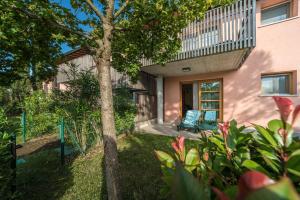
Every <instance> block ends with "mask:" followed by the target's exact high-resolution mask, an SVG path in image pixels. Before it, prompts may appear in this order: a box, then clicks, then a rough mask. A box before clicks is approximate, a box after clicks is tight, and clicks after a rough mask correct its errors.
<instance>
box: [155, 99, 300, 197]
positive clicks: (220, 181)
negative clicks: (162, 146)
mask: <svg viewBox="0 0 300 200" xmlns="http://www.w3.org/2000/svg"><path fill="white" fill-rule="evenodd" d="M275 101H276V103H277V105H278V108H279V110H280V114H281V120H272V121H270V122H269V123H268V126H267V127H263V126H259V125H256V124H254V125H253V126H254V128H255V130H256V131H253V132H246V131H244V130H245V127H244V126H242V127H238V126H237V123H236V121H234V120H232V121H231V122H230V123H229V122H225V123H223V124H219V131H218V132H216V133H213V134H212V135H210V136H208V137H203V138H201V139H200V142H199V150H197V149H190V150H189V151H188V152H187V153H186V150H185V147H184V138H183V137H179V138H177V139H176V141H174V142H173V143H172V147H173V149H174V151H175V154H174V156H172V155H170V154H167V153H165V152H162V151H155V152H156V155H157V158H158V159H159V160H160V162H161V168H162V174H163V180H164V181H165V182H166V188H165V189H164V190H163V193H162V195H168V193H169V194H170V192H171V188H174V184H175V187H176V184H177V186H178V184H179V185H181V186H180V187H185V188H186V189H187V188H188V187H192V188H194V191H191V192H195V191H196V190H198V189H199V188H198V189H197V188H195V186H190V185H186V183H187V182H185V181H186V179H190V178H188V177H193V176H194V177H195V178H197V180H198V181H199V182H200V185H199V183H196V182H197V181H196V182H195V180H192V181H191V185H195V184H198V185H199V187H202V189H199V193H198V194H200V193H201V194H203V195H204V196H201V197H202V198H204V197H205V199H210V189H209V188H210V187H216V188H219V189H221V190H224V191H227V192H229V193H235V191H236V188H237V186H236V185H237V184H238V180H239V177H241V176H242V175H243V174H244V173H245V172H246V171H247V170H253V171H259V172H260V173H263V174H265V175H267V176H268V177H271V178H273V179H275V180H279V179H281V177H289V178H290V180H291V181H292V182H293V183H294V184H295V185H297V186H299V184H300V182H299V181H300V167H299V166H300V165H299V163H300V142H299V141H298V140H296V139H295V138H293V125H294V124H295V122H296V119H297V117H298V116H299V115H300V105H298V106H296V107H295V108H294V106H293V104H292V102H291V101H290V100H288V99H286V98H275ZM292 113H293V114H292ZM291 114H292V120H291V124H289V123H288V122H287V119H288V117H289V115H291ZM218 133H221V134H220V135H219V134H218ZM178 168H182V170H181V172H179V173H181V174H182V175H184V176H185V177H176V176H177V175H178ZM176 171H177V172H176ZM179 179H180V180H181V181H183V183H180V182H179V183H178V182H177V183H175V182H176V181H178V180H179ZM286 179H287V178H286ZM281 182H282V181H281ZM283 182H289V180H288V181H283ZM279 185H281V183H279ZM288 185H290V184H288ZM270 187H271V188H277V186H274V187H273V186H270ZM280 187H281V186H280ZM280 187H278V188H277V189H279V188H280ZM282 187H285V186H282ZM239 188H240V187H239ZM181 189H183V190H184V188H176V189H175V190H174V191H175V193H176V191H179V190H181ZM192 190H193V189H192ZM287 190H290V187H288V188H287ZM292 190H293V189H291V191H292ZM274 192H275V193H276V191H274ZM217 193H219V194H220V191H217ZM259 194H261V193H259ZM178 195H179V194H178ZM186 195H187V196H186V197H188V196H189V195H188V194H186ZM205 195H206V196H205ZM266 195H269V194H266ZM276 195H277V193H276ZM283 195H285V196H284V197H285V198H287V197H288V196H287V194H286V193H285V194H283ZM255 196H256V197H257V195H255ZM190 197H191V196H190ZM219 197H220V196H219ZM191 198H195V196H193V197H191ZM197 198H198V197H197ZM220 199H228V198H221V197H220ZM238 199H239V198H238Z"/></svg>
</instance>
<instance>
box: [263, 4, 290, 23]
mask: <svg viewBox="0 0 300 200" xmlns="http://www.w3.org/2000/svg"><path fill="white" fill-rule="evenodd" d="M285 4H289V5H288V16H287V18H286V19H282V20H278V21H274V22H269V23H265V24H264V23H263V22H262V15H263V11H266V10H270V9H274V8H276V7H279V6H283V5H285ZM292 5H293V2H292V1H284V2H281V3H277V4H274V5H271V6H268V7H265V8H261V12H260V25H261V26H266V25H270V24H275V23H278V22H282V21H285V20H287V19H289V18H291V17H293V14H292Z"/></svg>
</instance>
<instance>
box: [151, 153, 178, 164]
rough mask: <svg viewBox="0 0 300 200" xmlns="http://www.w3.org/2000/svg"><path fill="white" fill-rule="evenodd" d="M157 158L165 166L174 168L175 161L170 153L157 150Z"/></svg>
mask: <svg viewBox="0 0 300 200" xmlns="http://www.w3.org/2000/svg"><path fill="white" fill-rule="evenodd" d="M155 154H156V157H157V159H158V160H159V161H160V162H161V163H162V164H163V165H165V166H167V167H169V168H172V167H174V164H175V161H174V159H173V158H172V156H170V155H169V154H167V153H165V152H163V151H155Z"/></svg>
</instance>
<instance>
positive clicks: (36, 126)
mask: <svg viewBox="0 0 300 200" xmlns="http://www.w3.org/2000/svg"><path fill="white" fill-rule="evenodd" d="M53 103H54V102H53V100H51V98H50V97H49V96H48V95H47V94H45V93H44V92H43V91H34V92H33V93H32V95H31V96H28V97H26V98H25V100H24V111H25V112H26V121H27V127H26V128H27V133H28V135H29V136H31V137H36V136H40V135H43V134H47V133H51V132H53V131H54V130H56V127H57V125H58V123H57V122H58V117H57V115H56V114H55V112H54V110H53Z"/></svg>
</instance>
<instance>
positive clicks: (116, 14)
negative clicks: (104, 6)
mask: <svg viewBox="0 0 300 200" xmlns="http://www.w3.org/2000/svg"><path fill="white" fill-rule="evenodd" d="M128 4H129V0H126V1H125V3H124V4H123V5H122V7H121V8H120V9H119V10H118V11H117V12H116V13H115V15H114V19H116V18H118V17H119V15H121V14H122V13H123V12H124V10H125V9H126V8H127V6H128Z"/></svg>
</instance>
